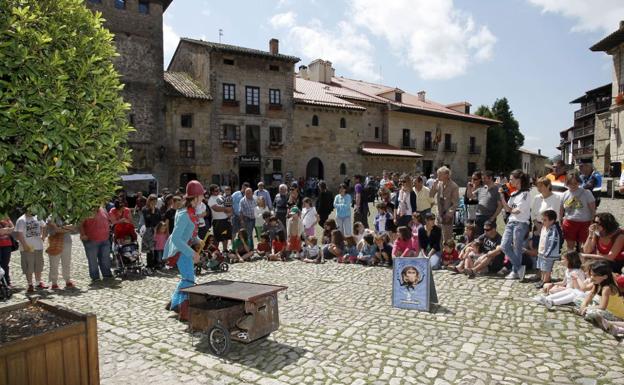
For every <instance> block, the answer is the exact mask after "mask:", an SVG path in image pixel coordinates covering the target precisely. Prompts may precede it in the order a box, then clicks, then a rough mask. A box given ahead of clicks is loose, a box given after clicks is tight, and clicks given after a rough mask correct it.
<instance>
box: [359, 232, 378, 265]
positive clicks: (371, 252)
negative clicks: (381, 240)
mask: <svg viewBox="0 0 624 385" xmlns="http://www.w3.org/2000/svg"><path fill="white" fill-rule="evenodd" d="M362 241H363V242H364V244H363V246H362V248H361V249H360V252H359V253H358V256H357V262H358V263H361V264H363V265H366V266H370V265H372V264H373V261H374V259H375V237H374V236H373V234H370V233H369V234H366V235H364V239H363V240H362Z"/></svg>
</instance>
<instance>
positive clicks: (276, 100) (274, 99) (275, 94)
mask: <svg viewBox="0 0 624 385" xmlns="http://www.w3.org/2000/svg"><path fill="white" fill-rule="evenodd" d="M269 104H282V96H281V93H280V90H275V89H270V90H269Z"/></svg>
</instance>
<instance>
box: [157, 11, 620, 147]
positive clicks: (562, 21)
mask: <svg viewBox="0 0 624 385" xmlns="http://www.w3.org/2000/svg"><path fill="white" fill-rule="evenodd" d="M620 19H624V1H622V0H478V1H475V0H454V1H453V0H390V1H385V2H382V1H378V0H349V1H340V2H338V1H328V0H308V1H302V0H297V1H295V0H263V1H227V2H215V1H203V0H175V1H173V3H172V4H171V6H170V7H169V8H168V10H167V12H166V14H165V17H164V32H165V34H164V43H165V63H164V65H165V67H166V66H167V65H168V63H169V60H170V58H171V55H172V54H173V51H174V50H175V47H176V45H177V41H178V38H179V37H192V38H199V39H204V40H208V41H218V40H219V32H218V30H219V29H222V30H223V37H222V38H221V39H222V40H221V41H222V42H223V43H227V44H234V45H240V46H244V47H251V48H258V49H263V50H268V41H269V39H270V38H272V37H275V38H278V39H279V40H280V52H282V53H285V54H291V55H295V56H298V57H300V58H301V59H302V62H300V63H298V64H297V65H300V64H307V63H309V62H310V61H312V60H314V59H316V58H323V59H326V60H330V61H332V62H333V64H334V68H335V69H336V75H337V76H345V77H350V78H355V79H362V80H368V81H378V82H381V83H383V84H386V85H390V86H398V87H400V88H401V89H403V90H406V91H409V92H412V93H416V92H418V91H420V90H425V91H426V92H427V98H429V99H431V100H434V101H436V102H440V103H444V104H447V103H452V102H457V101H463V100H467V101H469V102H470V103H472V105H473V109H476V107H477V106H479V105H481V104H486V105H491V104H492V103H493V102H494V101H495V100H496V99H497V98H501V97H507V98H508V99H509V102H510V105H511V108H512V110H513V112H514V115H515V117H516V119H517V120H518V121H519V122H520V129H521V131H522V133H523V134H524V135H525V145H524V147H526V148H528V149H532V150H535V151H537V150H538V149H541V150H542V153H544V154H546V155H549V156H552V155H555V154H556V153H557V150H556V148H555V147H556V146H557V145H558V143H559V131H561V130H562V129H565V128H567V127H570V126H571V125H572V124H573V111H574V110H575V109H577V108H578V105H572V104H569V102H570V101H571V100H572V99H575V98H576V97H578V96H581V95H582V94H583V93H584V92H585V91H586V90H589V89H593V88H596V87H598V86H601V85H604V84H607V83H610V82H611V80H612V71H613V69H612V64H611V61H610V57H609V56H607V55H606V54H604V53H594V52H591V51H589V47H590V46H591V45H592V44H593V43H595V42H597V41H598V40H600V39H601V38H602V37H603V36H605V35H607V34H608V33H611V32H612V31H614V30H616V29H617V27H618V22H619V20H620Z"/></svg>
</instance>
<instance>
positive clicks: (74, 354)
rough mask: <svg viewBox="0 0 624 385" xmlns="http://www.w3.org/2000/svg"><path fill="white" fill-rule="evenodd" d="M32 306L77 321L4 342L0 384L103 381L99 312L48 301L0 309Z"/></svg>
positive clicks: (89, 383)
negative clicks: (85, 310)
mask: <svg viewBox="0 0 624 385" xmlns="http://www.w3.org/2000/svg"><path fill="white" fill-rule="evenodd" d="M28 306H38V307H41V308H43V309H45V310H47V311H49V312H52V313H55V314H56V315H58V316H61V317H63V318H68V319H71V320H74V321H77V322H75V323H72V324H70V325H66V326H64V327H60V328H57V329H54V330H51V331H48V332H45V333H43V334H39V335H35V336H31V337H25V338H22V339H19V340H15V341H10V342H8V343H6V344H4V345H0V385H53V384H54V385H56V384H58V385H72V384H81V385H82V384H84V385H97V384H99V383H100V374H99V363H98V342H97V322H96V318H95V314H86V315H85V314H81V313H78V312H74V311H71V310H68V309H65V308H62V307H59V306H56V305H52V304H50V303H46V302H45V301H38V302H37V303H36V304H34V305H33V304H31V303H30V302H26V303H22V304H17V305H13V306H8V307H5V308H1V309H0V313H5V312H10V311H12V310H17V309H22V308H26V307H28Z"/></svg>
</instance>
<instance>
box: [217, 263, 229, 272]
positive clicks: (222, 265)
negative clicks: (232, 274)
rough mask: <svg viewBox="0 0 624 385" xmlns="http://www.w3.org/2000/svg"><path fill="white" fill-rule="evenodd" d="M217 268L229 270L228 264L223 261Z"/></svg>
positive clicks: (224, 270) (223, 270)
mask: <svg viewBox="0 0 624 385" xmlns="http://www.w3.org/2000/svg"><path fill="white" fill-rule="evenodd" d="M219 270H221V271H222V272H224V273H225V272H226V271H228V270H230V265H228V264H227V263H225V262H221V264H220V265H219Z"/></svg>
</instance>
